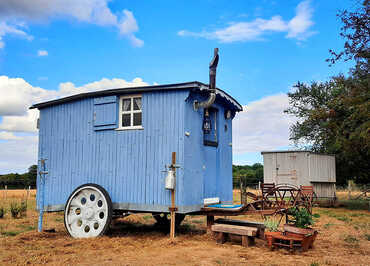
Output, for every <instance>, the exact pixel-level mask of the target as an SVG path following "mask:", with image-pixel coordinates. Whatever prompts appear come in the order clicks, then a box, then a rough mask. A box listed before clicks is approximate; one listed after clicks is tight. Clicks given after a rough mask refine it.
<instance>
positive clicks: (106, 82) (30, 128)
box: [0, 76, 149, 132]
mask: <svg viewBox="0 0 370 266" xmlns="http://www.w3.org/2000/svg"><path fill="white" fill-rule="evenodd" d="M146 85H149V84H148V83H146V82H144V81H143V80H142V79H141V78H135V79H133V80H132V81H126V80H124V79H118V78H113V79H106V78H103V79H101V80H99V81H95V82H91V83H87V84H85V85H82V86H75V84H73V83H72V82H64V83H60V84H59V90H45V89H43V88H40V87H33V86H32V85H31V84H29V83H28V82H26V81H25V80H24V79H22V78H9V77H7V76H0V95H2V97H0V116H2V122H1V123H0V129H1V130H5V131H8V132H34V131H36V120H37V117H38V113H37V111H36V110H28V108H29V107H30V106H31V105H32V104H34V103H38V102H43V101H47V100H52V99H55V98H59V97H64V96H69V95H73V94H77V93H84V92H91V91H98V90H105V89H113V88H125V87H140V86H146Z"/></svg>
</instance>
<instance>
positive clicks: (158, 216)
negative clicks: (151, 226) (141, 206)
mask: <svg viewBox="0 0 370 266" xmlns="http://www.w3.org/2000/svg"><path fill="white" fill-rule="evenodd" d="M152 215H153V218H154V219H155V220H156V222H157V224H158V225H159V226H163V227H169V226H170V224H171V219H170V217H169V216H170V214H169V213H152ZM185 216H186V215H185V214H183V213H176V214H175V225H176V227H177V226H179V225H180V224H181V223H182V221H183V220H184V219H185Z"/></svg>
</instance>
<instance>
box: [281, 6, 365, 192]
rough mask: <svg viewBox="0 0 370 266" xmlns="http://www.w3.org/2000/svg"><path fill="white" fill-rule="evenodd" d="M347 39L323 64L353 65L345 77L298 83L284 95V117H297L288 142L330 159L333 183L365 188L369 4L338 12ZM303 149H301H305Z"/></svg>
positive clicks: (343, 34)
mask: <svg viewBox="0 0 370 266" xmlns="http://www.w3.org/2000/svg"><path fill="white" fill-rule="evenodd" d="M339 17H340V18H341V19H342V22H343V24H344V26H343V27H342V34H341V36H342V37H344V38H346V42H345V47H344V51H342V52H340V53H335V52H334V51H332V50H330V52H331V54H332V55H333V56H334V58H331V59H328V60H327V61H329V62H330V63H332V64H334V63H335V62H336V61H337V60H339V59H344V60H351V59H353V60H355V67H354V68H353V69H351V71H350V72H349V75H348V77H345V76H344V75H338V76H336V77H333V78H332V79H331V80H330V81H327V82H324V83H320V82H312V83H311V84H309V85H308V84H304V83H301V82H298V83H297V85H296V86H295V91H294V92H291V93H288V96H289V104H290V106H289V108H288V109H287V110H285V112H286V113H288V114H291V115H294V116H296V117H298V118H299V119H298V122H296V123H295V124H294V125H293V126H292V127H291V139H292V140H294V141H295V142H296V144H298V145H302V144H303V146H304V144H306V146H307V147H308V148H310V149H312V150H313V151H316V152H321V153H328V154H335V155H336V167H337V169H336V170H337V171H336V172H337V183H339V184H341V185H343V184H345V183H346V181H347V180H348V179H354V180H355V182H356V183H369V175H370V89H369V88H370V86H369V63H368V62H369V54H370V53H369V51H370V48H369V38H370V29H369V24H370V23H369V1H364V2H363V5H362V7H361V8H360V9H358V10H357V11H355V12H348V11H343V12H341V13H339ZM307 147H306V148H307Z"/></svg>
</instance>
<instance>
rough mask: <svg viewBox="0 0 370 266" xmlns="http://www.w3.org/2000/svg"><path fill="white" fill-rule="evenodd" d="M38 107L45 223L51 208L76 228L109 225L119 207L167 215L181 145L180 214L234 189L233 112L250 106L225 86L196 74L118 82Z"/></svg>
mask: <svg viewBox="0 0 370 266" xmlns="http://www.w3.org/2000/svg"><path fill="white" fill-rule="evenodd" d="M31 108H37V109H39V110H40V119H39V124H38V126H39V155H38V159H39V164H38V167H39V175H38V179H37V187H38V190H37V207H38V209H39V210H40V220H39V230H41V226H42V215H43V212H44V211H46V212H54V211H63V210H64V211H65V219H64V220H65V225H66V229H67V231H68V232H69V233H70V234H71V235H72V236H73V237H94V236H98V235H101V234H103V233H104V232H105V230H106V229H107V228H108V226H109V223H110V221H111V218H112V215H117V214H122V213H127V212H150V213H153V214H154V215H155V216H154V217H155V218H156V219H157V220H158V221H160V220H163V219H166V218H167V215H163V214H165V213H168V212H169V207H170V205H171V191H170V190H168V189H166V186H167V185H168V184H167V183H168V182H166V181H168V180H166V177H167V178H168V176H169V173H168V171H167V166H168V165H170V164H171V154H172V152H176V156H177V159H176V167H178V168H176V184H175V187H176V189H175V195H176V197H175V199H176V201H175V205H176V208H177V209H176V213H177V215H178V217H179V218H177V221H179V222H181V219H182V218H183V217H184V215H185V214H188V213H194V212H197V211H200V209H201V208H202V207H203V206H204V204H205V202H207V201H209V202H211V201H213V200H216V201H220V202H221V203H223V202H231V201H232V199H233V195H232V119H233V118H234V116H235V114H236V112H238V111H241V110H242V106H241V105H240V104H239V103H238V102H237V101H236V100H235V99H233V98H232V97H231V96H230V95H228V94H227V93H226V92H224V91H222V90H221V89H216V88H212V86H210V87H209V86H208V85H205V84H203V83H200V82H197V81H194V82H186V83H179V84H167V85H157V86H146V87H136V88H132V87H131V88H118V89H111V90H104V91H97V92H90V93H82V94H78V95H74V96H70V97H65V98H61V99H56V100H52V101H48V102H43V103H38V104H35V105H33V106H32V107H31ZM173 166H174V165H173ZM211 199H213V200H211ZM160 214H161V215H160Z"/></svg>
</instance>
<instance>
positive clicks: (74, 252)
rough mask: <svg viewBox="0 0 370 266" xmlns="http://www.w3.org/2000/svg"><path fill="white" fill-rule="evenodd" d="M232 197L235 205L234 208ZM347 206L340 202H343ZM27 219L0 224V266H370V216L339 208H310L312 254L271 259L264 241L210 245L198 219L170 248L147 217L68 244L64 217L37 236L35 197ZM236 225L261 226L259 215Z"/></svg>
mask: <svg viewBox="0 0 370 266" xmlns="http://www.w3.org/2000/svg"><path fill="white" fill-rule="evenodd" d="M25 193H26V192H25V191H8V194H7V200H4V198H3V195H2V191H0V206H7V207H8V206H9V204H10V202H12V201H18V202H20V201H21V199H22V198H23V199H24V198H25V195H26V194H25ZM238 197H239V195H238V193H237V192H235V199H236V200H238ZM343 199H345V197H344V198H343ZM28 207H29V210H28V211H27V217H24V218H19V219H13V218H11V216H10V213H9V211H8V213H7V214H6V216H5V217H4V218H3V219H0V265H14V264H16V265H24V264H46V263H48V264H54V265H65V264H67V265H69V264H84V265H85V264H98V265H111V264H113V265H158V264H164V265H175V264H176V265H178V264H179V265H245V264H249V265H297V264H300V265H369V262H370V212H369V211H367V210H348V209H345V208H315V209H314V212H315V213H319V214H320V216H321V217H320V218H319V219H318V221H317V223H316V224H315V225H314V228H315V229H317V230H318V231H319V235H318V238H317V240H316V242H315V248H314V249H313V250H309V251H307V252H305V253H300V252H295V253H294V254H291V253H290V252H289V251H288V250H285V249H280V250H275V251H270V250H269V249H268V248H267V247H266V243H265V242H264V241H262V240H257V241H256V246H254V247H249V248H243V247H242V246H240V243H238V241H237V240H235V241H233V242H226V243H225V244H223V245H219V244H216V241H215V240H214V239H213V237H212V236H211V235H210V234H206V226H205V221H206V220H205V217H204V216H187V217H186V218H185V220H184V222H183V223H182V225H181V226H180V227H179V228H178V232H177V237H176V239H175V240H174V241H171V240H170V239H169V237H168V232H167V231H163V229H160V228H158V227H157V226H156V225H155V223H154V219H153V218H152V217H151V215H150V214H140V215H136V214H135V215H130V216H128V217H126V218H120V219H118V220H116V221H115V222H114V224H113V225H112V227H111V229H110V231H109V232H108V234H107V235H106V236H104V237H101V238H98V239H72V238H70V237H69V236H68V235H67V233H66V231H65V229H64V225H63V213H47V214H46V215H45V220H44V228H46V229H55V232H54V233H46V232H43V233H38V232H36V228H37V217H38V216H37V212H36V211H35V192H34V191H33V192H32V194H31V196H30V200H29V201H28ZM237 219H243V220H253V221H257V220H259V221H261V220H262V218H261V217H260V216H258V215H253V216H242V217H240V216H239V217H238V218H237Z"/></svg>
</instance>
